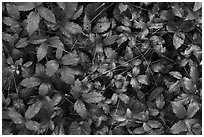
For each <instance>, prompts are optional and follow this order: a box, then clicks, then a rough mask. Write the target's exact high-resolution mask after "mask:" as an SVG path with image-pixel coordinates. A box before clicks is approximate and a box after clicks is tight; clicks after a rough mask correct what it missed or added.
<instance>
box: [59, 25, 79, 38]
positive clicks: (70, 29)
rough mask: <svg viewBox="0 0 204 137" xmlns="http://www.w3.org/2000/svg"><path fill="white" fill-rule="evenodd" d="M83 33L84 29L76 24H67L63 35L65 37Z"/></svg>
mask: <svg viewBox="0 0 204 137" xmlns="http://www.w3.org/2000/svg"><path fill="white" fill-rule="evenodd" d="M81 32H82V28H81V27H80V26H79V25H78V24H76V23H74V22H67V23H66V24H65V25H64V27H63V29H62V33H63V34H64V35H65V36H69V34H78V33H81Z"/></svg>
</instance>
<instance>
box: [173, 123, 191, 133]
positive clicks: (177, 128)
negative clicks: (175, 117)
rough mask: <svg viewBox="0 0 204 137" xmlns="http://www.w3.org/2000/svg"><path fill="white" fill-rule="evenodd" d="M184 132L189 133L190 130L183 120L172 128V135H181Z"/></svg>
mask: <svg viewBox="0 0 204 137" xmlns="http://www.w3.org/2000/svg"><path fill="white" fill-rule="evenodd" d="M182 131H188V129H187V127H186V124H185V122H184V121H183V120H182V121H179V122H177V123H175V124H174V125H173V126H172V127H171V133H173V134H179V133H181V132H182Z"/></svg>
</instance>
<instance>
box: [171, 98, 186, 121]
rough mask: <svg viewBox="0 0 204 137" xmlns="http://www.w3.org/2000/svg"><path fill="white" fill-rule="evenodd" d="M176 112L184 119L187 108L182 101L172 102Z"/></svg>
mask: <svg viewBox="0 0 204 137" xmlns="http://www.w3.org/2000/svg"><path fill="white" fill-rule="evenodd" d="M171 104H172V110H173V112H174V114H175V115H176V116H177V117H178V118H180V119H182V118H184V117H185V116H186V109H185V107H184V106H183V105H182V104H181V103H180V102H171Z"/></svg>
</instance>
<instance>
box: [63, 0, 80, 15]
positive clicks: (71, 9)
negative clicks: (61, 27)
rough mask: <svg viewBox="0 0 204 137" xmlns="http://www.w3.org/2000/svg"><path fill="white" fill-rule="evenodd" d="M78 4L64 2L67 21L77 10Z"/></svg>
mask: <svg viewBox="0 0 204 137" xmlns="http://www.w3.org/2000/svg"><path fill="white" fill-rule="evenodd" d="M77 6H78V3H77V2H66V3H65V12H66V16H65V18H66V19H69V18H71V17H72V16H73V14H74V13H75V11H76V10H77Z"/></svg>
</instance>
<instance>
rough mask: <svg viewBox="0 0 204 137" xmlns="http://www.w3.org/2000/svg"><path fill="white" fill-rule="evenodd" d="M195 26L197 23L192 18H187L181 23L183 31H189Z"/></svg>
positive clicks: (180, 27)
mask: <svg viewBox="0 0 204 137" xmlns="http://www.w3.org/2000/svg"><path fill="white" fill-rule="evenodd" d="M194 28H195V23H194V22H193V21H191V20H186V21H183V22H182V23H181V25H180V26H179V29H180V30H181V31H183V32H189V31H191V30H193V29H194Z"/></svg>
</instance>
